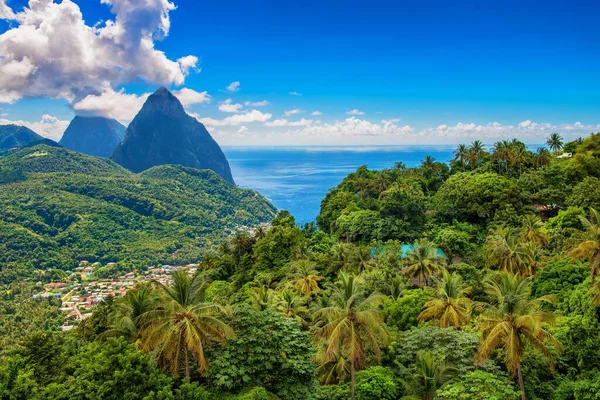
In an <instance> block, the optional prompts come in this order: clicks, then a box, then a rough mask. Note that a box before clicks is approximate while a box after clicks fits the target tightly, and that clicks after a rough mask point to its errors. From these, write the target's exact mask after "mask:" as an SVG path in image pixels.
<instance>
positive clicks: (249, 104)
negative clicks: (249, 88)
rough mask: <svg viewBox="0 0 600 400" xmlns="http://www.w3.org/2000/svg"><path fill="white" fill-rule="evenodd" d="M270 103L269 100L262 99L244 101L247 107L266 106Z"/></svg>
mask: <svg viewBox="0 0 600 400" xmlns="http://www.w3.org/2000/svg"><path fill="white" fill-rule="evenodd" d="M269 104H270V103H269V102H268V101H267V100H261V101H255V102H252V101H246V102H245V103H244V105H245V106H246V107H264V106H268V105H269Z"/></svg>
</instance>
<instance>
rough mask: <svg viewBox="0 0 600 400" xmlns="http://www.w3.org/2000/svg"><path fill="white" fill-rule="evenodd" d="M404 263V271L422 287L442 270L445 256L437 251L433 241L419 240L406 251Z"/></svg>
mask: <svg viewBox="0 0 600 400" xmlns="http://www.w3.org/2000/svg"><path fill="white" fill-rule="evenodd" d="M405 264H406V267H405V270H404V273H405V274H406V275H407V276H409V277H410V278H412V279H413V280H416V282H417V285H418V286H419V287H421V288H422V287H425V286H427V285H428V284H429V281H430V280H431V278H432V277H434V276H436V275H439V274H441V273H442V272H443V271H444V266H445V264H446V258H445V257H444V256H443V255H441V254H439V253H438V250H437V247H436V246H435V245H434V244H433V243H430V242H427V241H420V242H416V243H415V244H413V245H412V246H411V249H410V250H409V251H408V252H407V253H406V260H405Z"/></svg>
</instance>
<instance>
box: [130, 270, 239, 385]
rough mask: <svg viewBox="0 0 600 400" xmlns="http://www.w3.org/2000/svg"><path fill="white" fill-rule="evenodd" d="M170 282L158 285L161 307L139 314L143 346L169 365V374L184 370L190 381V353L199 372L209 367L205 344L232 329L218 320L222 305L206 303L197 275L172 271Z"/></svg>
mask: <svg viewBox="0 0 600 400" xmlns="http://www.w3.org/2000/svg"><path fill="white" fill-rule="evenodd" d="M171 279H172V282H173V283H172V284H171V285H170V286H165V285H163V284H159V288H160V289H161V290H162V292H163V294H164V296H165V301H164V303H163V305H162V307H160V308H157V309H155V310H152V311H148V312H146V313H145V314H144V315H143V316H142V317H141V321H142V326H143V329H142V335H141V336H142V340H141V341H142V349H144V350H145V351H147V352H150V351H153V352H154V354H155V355H156V357H157V359H158V361H159V363H160V364H161V365H162V366H163V367H166V366H169V369H170V371H171V374H172V375H173V376H174V377H176V378H177V377H179V374H180V373H181V370H182V369H183V370H185V377H186V379H187V380H188V381H189V379H190V376H191V373H190V364H191V360H190V356H191V358H193V359H194V360H195V361H196V363H197V364H198V372H199V373H201V374H202V373H203V372H206V371H207V370H208V363H207V360H206V357H205V349H204V348H205V346H208V347H210V346H211V345H212V344H213V342H215V341H217V342H221V343H224V342H225V340H226V338H228V337H231V336H232V335H233V330H232V329H231V328H230V327H229V325H227V324H226V323H225V322H223V321H222V320H220V319H219V317H221V316H222V315H223V314H224V309H223V308H222V307H221V306H218V305H213V304H210V303H205V302H204V301H203V300H204V299H203V291H204V289H205V287H206V284H205V282H204V280H203V279H202V278H201V276H200V275H196V276H195V277H191V276H189V275H188V273H187V271H184V270H179V271H175V272H174V273H173V274H172V275H171Z"/></svg>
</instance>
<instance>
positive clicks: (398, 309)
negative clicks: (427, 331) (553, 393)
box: [385, 289, 429, 331]
mask: <svg viewBox="0 0 600 400" xmlns="http://www.w3.org/2000/svg"><path fill="white" fill-rule="evenodd" d="M428 300H429V293H427V292H426V291H425V290H423V289H412V290H405V291H404V292H403V294H402V296H400V297H398V298H397V299H396V301H394V302H392V303H389V304H387V305H386V307H385V315H386V318H385V321H386V323H387V324H388V325H389V326H393V327H395V328H397V329H398V330H401V331H405V330H407V329H410V328H411V327H413V326H417V324H418V320H417V317H418V316H419V314H420V313H421V310H422V309H423V306H424V305H425V303H426V302H427V301H428Z"/></svg>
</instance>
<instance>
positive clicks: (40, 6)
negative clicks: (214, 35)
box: [0, 0, 198, 103]
mask: <svg viewBox="0 0 600 400" xmlns="http://www.w3.org/2000/svg"><path fill="white" fill-rule="evenodd" d="M100 1H101V3H103V4H106V5H108V6H109V7H110V11H111V13H112V14H113V15H114V18H113V19H108V20H106V21H105V22H104V23H101V24H96V25H94V26H90V25H86V23H85V21H84V18H83V15H82V13H81V10H80V8H79V6H78V5H77V4H75V3H74V2H73V1H71V0H63V1H61V2H60V3H55V2H53V1H52V0H30V1H29V5H28V7H25V8H23V10H22V11H20V12H16V13H15V12H14V11H13V10H12V9H11V8H10V7H9V6H8V5H6V3H5V1H4V0H0V17H1V18H3V19H10V20H11V21H12V22H11V24H13V25H14V26H13V27H11V28H10V29H8V30H7V31H6V32H4V33H2V34H1V35H0V54H1V55H2V57H0V101H2V102H6V103H9V102H14V101H15V100H17V99H19V98H26V97H51V98H57V99H66V100H68V101H69V102H71V103H76V102H78V101H80V100H82V99H85V98H86V97H88V96H90V95H93V96H97V97H102V95H103V94H104V92H108V95H109V97H110V95H112V94H113V93H111V92H110V90H112V92H114V90H113V89H114V88H116V87H119V86H121V85H123V84H125V83H129V82H133V81H136V80H139V79H141V80H143V81H145V82H148V83H155V84H161V85H172V84H174V85H181V84H183V83H184V81H185V78H186V76H187V75H188V74H189V73H190V71H192V70H194V69H195V68H196V65H197V63H198V59H197V57H195V56H193V55H189V56H185V57H181V58H179V59H178V60H171V59H169V58H167V56H166V55H165V53H164V52H162V51H159V50H157V49H155V47H154V44H155V42H156V41H157V40H162V39H164V38H165V37H166V36H167V35H168V33H169V29H170V26H171V22H170V17H169V13H170V12H171V11H172V10H174V9H175V5H174V4H173V3H172V2H170V1H169V0H100ZM117 93H118V92H117Z"/></svg>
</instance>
